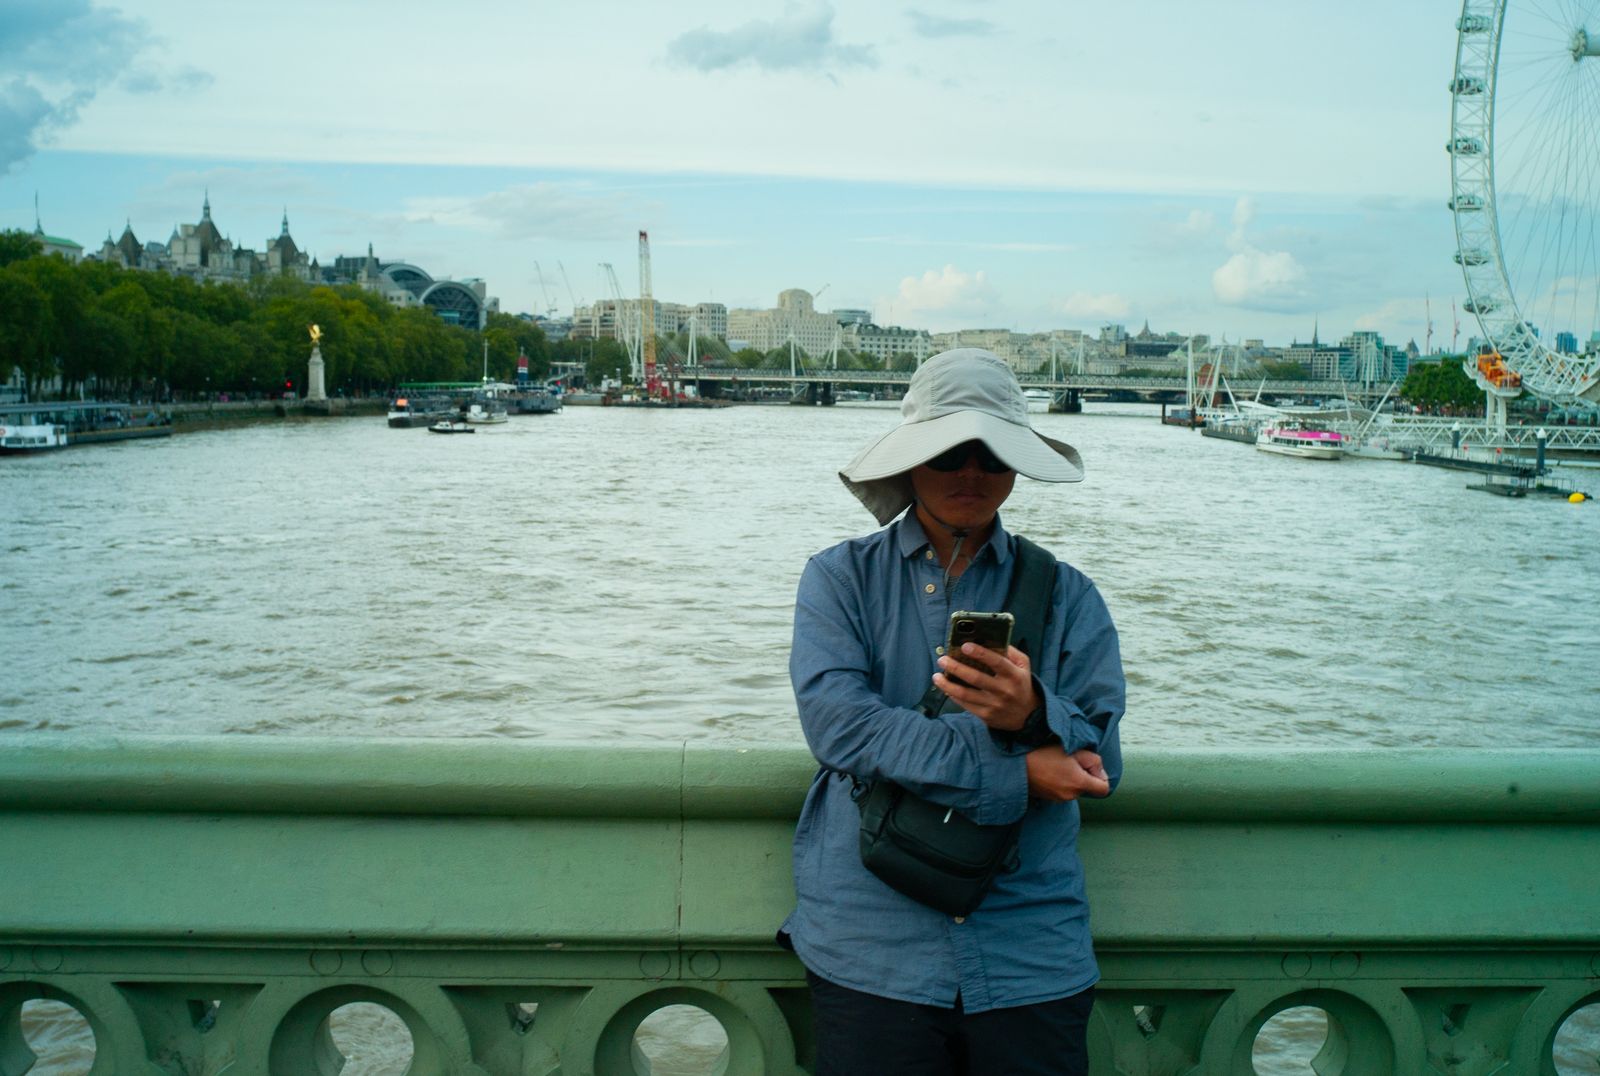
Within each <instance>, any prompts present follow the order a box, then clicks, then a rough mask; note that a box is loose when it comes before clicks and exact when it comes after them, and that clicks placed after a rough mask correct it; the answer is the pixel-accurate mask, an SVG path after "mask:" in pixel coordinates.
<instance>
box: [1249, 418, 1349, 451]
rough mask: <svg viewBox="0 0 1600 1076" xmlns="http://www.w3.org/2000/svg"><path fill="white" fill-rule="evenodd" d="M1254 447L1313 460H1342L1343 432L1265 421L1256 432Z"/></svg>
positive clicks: (1344, 447) (1343, 447)
mask: <svg viewBox="0 0 1600 1076" xmlns="http://www.w3.org/2000/svg"><path fill="white" fill-rule="evenodd" d="M1256 447H1257V448H1259V449H1260V450H1261V451H1263V452H1276V453H1278V454H1279V455H1280V456H1300V457H1302V458H1304V459H1312V460H1341V459H1344V457H1345V449H1346V445H1345V440H1344V435H1343V434H1340V433H1337V432H1335V431H1333V430H1318V429H1312V428H1310V427H1306V426H1301V425H1299V424H1298V423H1284V424H1276V425H1274V424H1268V425H1266V426H1263V427H1262V429H1261V432H1260V433H1259V434H1257V435H1256Z"/></svg>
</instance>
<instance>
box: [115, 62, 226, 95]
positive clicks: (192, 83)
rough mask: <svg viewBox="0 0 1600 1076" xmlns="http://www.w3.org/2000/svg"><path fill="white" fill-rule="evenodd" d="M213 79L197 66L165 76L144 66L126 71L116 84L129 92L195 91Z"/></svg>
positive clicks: (207, 84)
mask: <svg viewBox="0 0 1600 1076" xmlns="http://www.w3.org/2000/svg"><path fill="white" fill-rule="evenodd" d="M215 81H216V79H215V78H214V77H213V76H212V74H211V72H209V71H202V70H200V69H199V68H198V67H184V68H180V69H179V70H177V71H175V72H173V73H172V74H170V75H167V76H165V77H163V76H162V75H160V74H158V73H157V72H155V71H153V70H150V69H148V68H145V69H143V70H138V71H130V72H128V73H127V74H126V75H124V76H123V77H122V79H121V81H120V82H118V83H117V85H118V86H120V87H122V89H124V90H127V91H128V92H129V93H195V92H196V91H199V90H203V89H205V88H206V87H208V86H210V85H211V84H212V83H213V82H215Z"/></svg>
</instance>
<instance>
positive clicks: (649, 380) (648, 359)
mask: <svg viewBox="0 0 1600 1076" xmlns="http://www.w3.org/2000/svg"><path fill="white" fill-rule="evenodd" d="M639 342H640V344H641V345H642V346H643V348H644V351H643V354H644V391H645V398H646V399H650V400H654V399H656V398H658V397H659V396H660V395H661V379H660V378H658V377H657V376H656V309H655V302H654V300H652V299H651V297H650V233H649V232H647V231H645V230H644V229H642V228H641V229H640V230H639Z"/></svg>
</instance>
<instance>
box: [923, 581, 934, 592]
mask: <svg viewBox="0 0 1600 1076" xmlns="http://www.w3.org/2000/svg"><path fill="white" fill-rule="evenodd" d="M922 589H923V590H925V591H926V592H928V593H929V594H932V593H933V592H934V589H935V587H934V585H933V584H932V583H929V584H928V585H927V586H925V587H923V588H922Z"/></svg>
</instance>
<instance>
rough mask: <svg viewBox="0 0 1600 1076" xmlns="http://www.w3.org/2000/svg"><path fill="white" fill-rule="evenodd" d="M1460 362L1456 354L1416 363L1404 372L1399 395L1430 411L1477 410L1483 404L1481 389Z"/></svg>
mask: <svg viewBox="0 0 1600 1076" xmlns="http://www.w3.org/2000/svg"><path fill="white" fill-rule="evenodd" d="M1461 363H1462V360H1461V359H1459V358H1446V359H1443V360H1442V361H1440V362H1424V363H1418V364H1417V365H1415V366H1413V367H1412V368H1411V369H1410V371H1408V372H1407V373H1406V379H1405V381H1404V382H1402V383H1401V385H1400V398H1401V399H1403V400H1408V401H1410V402H1411V403H1413V404H1416V405H1417V406H1418V407H1421V408H1424V409H1426V410H1430V411H1433V410H1441V411H1442V410H1450V411H1454V412H1456V413H1466V412H1474V411H1477V410H1478V409H1479V408H1481V407H1482V405H1483V390H1482V389H1480V388H1479V387H1478V386H1477V384H1476V383H1475V382H1474V381H1473V380H1472V379H1471V378H1470V377H1468V376H1467V373H1466V371H1465V370H1463V369H1462V368H1461Z"/></svg>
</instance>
